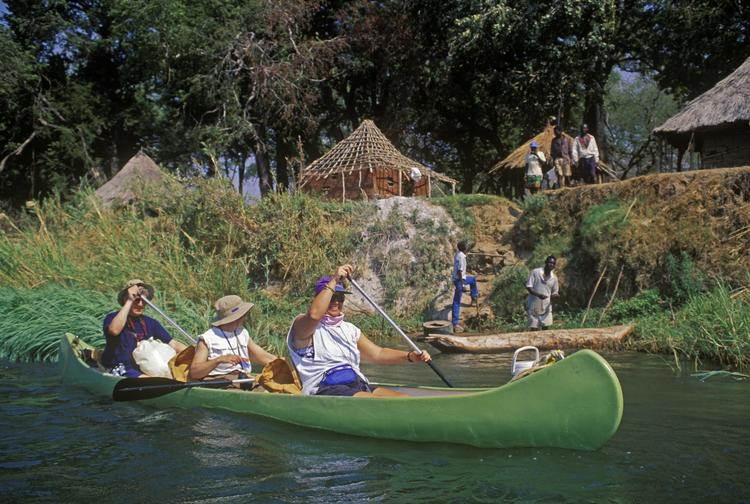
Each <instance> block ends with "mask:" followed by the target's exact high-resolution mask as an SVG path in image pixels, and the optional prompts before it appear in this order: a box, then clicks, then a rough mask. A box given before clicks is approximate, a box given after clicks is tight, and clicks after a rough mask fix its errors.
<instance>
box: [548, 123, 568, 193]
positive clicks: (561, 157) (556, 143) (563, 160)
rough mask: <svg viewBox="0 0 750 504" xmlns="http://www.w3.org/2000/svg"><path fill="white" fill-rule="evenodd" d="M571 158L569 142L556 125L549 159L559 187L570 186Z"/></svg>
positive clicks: (560, 128)
mask: <svg viewBox="0 0 750 504" xmlns="http://www.w3.org/2000/svg"><path fill="white" fill-rule="evenodd" d="M572 156H573V154H572V149H571V147H570V140H569V139H568V137H566V136H565V135H563V130H562V127H561V126H560V125H559V124H558V125H557V126H555V136H554V138H552V143H551V145H550V157H551V158H552V169H554V170H555V174H556V175H557V180H558V186H559V187H565V186H569V185H570V177H571V176H572V175H573V171H572V169H571V167H570V163H571V158H572Z"/></svg>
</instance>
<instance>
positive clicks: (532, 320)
mask: <svg viewBox="0 0 750 504" xmlns="http://www.w3.org/2000/svg"><path fill="white" fill-rule="evenodd" d="M556 263H557V259H556V258H555V256H549V257H547V259H546V260H545V261H544V267H543V268H536V269H534V270H532V271H531V274H530V275H529V279H528V280H527V281H526V290H527V291H528V292H529V296H528V298H527V299H526V310H527V312H528V315H529V328H531V329H547V328H549V326H551V325H552V303H551V302H550V298H552V297H556V296H557V295H558V290H559V286H558V283H557V276H555V273H554V272H553V270H554V269H555V264H556Z"/></svg>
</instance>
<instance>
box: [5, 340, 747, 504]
mask: <svg viewBox="0 0 750 504" xmlns="http://www.w3.org/2000/svg"><path fill="white" fill-rule="evenodd" d="M605 357H607V358H608V359H609V360H610V362H611V363H612V365H613V367H614V369H615V371H616V372H617V374H618V376H619V377H620V380H621V383H622V386H623V393H624V396H625V412H624V416H623V422H622V425H621V427H620V430H619V431H618V433H617V434H616V435H615V436H614V437H613V438H612V440H611V441H610V442H609V443H608V444H607V445H606V446H604V448H602V449H601V450H599V451H597V452H591V453H590V452H575V451H568V450H558V449H512V450H483V449H478V448H472V447H466V446H460V445H445V444H417V443H404V442H396V441H382V440H372V439H360V438H355V437H351V436H343V435H339V434H333V433H327V432H320V431H315V430H310V429H303V428H297V427H293V426H289V425H285V424H282V423H279V422H274V421H269V420H262V419H256V418H252V417H248V416H242V415H236V414H232V413H226V412H221V411H208V410H201V409H191V410H164V411H159V410H154V409H153V408H151V407H147V406H144V405H142V404H138V403H134V402H133V403H118V404H113V403H112V402H111V401H109V400H107V399H101V398H96V397H94V396H92V395H90V394H89V393H87V392H86V391H83V390H76V389H72V388H67V387H61V386H60V380H59V378H58V376H57V374H56V373H57V369H55V367H54V366H52V365H26V364H9V363H2V364H1V365H0V497H1V498H2V501H3V502H9V501H18V502H82V501H86V500H91V501H97V502H98V501H102V502H128V503H132V502H160V503H161V502H190V503H208V502H243V503H247V502H264V503H265V502H299V503H308V502H326V503H328V502H365V501H384V502H393V501H409V502H493V503H494V502H613V503H631V502H639V503H640V502H681V503H684V502H738V503H740V502H747V503H750V483H748V481H749V478H748V476H750V471H748V469H747V467H748V465H747V460H748V459H750V428H748V417H750V401H749V400H748V396H749V395H750V383H749V382H747V381H745V382H738V381H733V380H731V379H714V380H709V381H707V382H700V381H699V380H697V379H696V378H693V377H691V376H689V373H688V372H682V373H680V374H675V373H674V372H673V371H672V369H670V367H669V365H668V364H667V362H666V361H665V360H664V359H662V358H660V357H657V356H647V355H640V354H617V355H606V356H605ZM436 364H437V365H438V366H439V367H440V369H441V370H442V371H443V372H444V374H445V375H446V376H447V377H448V378H449V379H451V380H452V381H453V382H454V383H455V385H457V386H488V385H489V386H491V385H498V384H501V383H504V382H506V381H507V380H508V378H509V373H510V356H508V355H455V356H450V355H439V356H438V358H437V359H436ZM366 372H367V373H368V374H369V375H370V376H371V377H372V378H373V379H376V380H381V381H389V382H403V383H424V384H432V385H439V384H440V380H439V378H438V377H437V376H436V375H435V374H434V373H433V372H432V371H431V370H430V368H429V367H427V366H399V367H391V368H385V367H372V366H371V367H367V368H366Z"/></svg>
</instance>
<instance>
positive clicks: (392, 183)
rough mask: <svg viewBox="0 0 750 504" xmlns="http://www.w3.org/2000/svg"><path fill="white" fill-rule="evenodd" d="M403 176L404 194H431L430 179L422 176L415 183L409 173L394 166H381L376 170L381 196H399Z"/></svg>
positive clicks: (377, 185) (402, 191)
mask: <svg viewBox="0 0 750 504" xmlns="http://www.w3.org/2000/svg"><path fill="white" fill-rule="evenodd" d="M399 177H401V195H402V196H427V195H428V194H429V183H430V182H429V180H428V179H427V177H424V176H423V177H422V178H421V179H420V180H419V182H417V183H415V182H414V181H413V180H412V179H411V177H409V176H408V174H406V173H404V172H403V171H401V170H396V169H393V168H380V169H378V170H375V186H376V187H377V192H378V195H379V196H380V197H381V198H387V197H388V196H398V195H399V188H398V180H399Z"/></svg>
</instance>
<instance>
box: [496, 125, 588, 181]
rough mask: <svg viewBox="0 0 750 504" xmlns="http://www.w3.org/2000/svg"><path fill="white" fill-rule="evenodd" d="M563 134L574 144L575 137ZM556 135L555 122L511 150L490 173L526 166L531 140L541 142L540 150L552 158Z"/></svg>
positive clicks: (548, 157)
mask: <svg viewBox="0 0 750 504" xmlns="http://www.w3.org/2000/svg"><path fill="white" fill-rule="evenodd" d="M563 135H564V136H565V137H566V138H567V139H568V140H570V145H571V147H572V146H573V140H574V138H573V137H572V136H570V135H568V134H567V133H565V132H563ZM554 137H555V126H554V125H553V124H550V125H549V126H547V127H546V128H544V131H542V132H541V133H539V134H538V135H537V136H535V137H532V138H529V139H528V140H526V142H524V143H523V144H521V146H520V147H518V148H517V149H516V150H514V151H513V152H511V153H510V154H509V155H508V157H506V158H505V159H503V160H502V161H500V162H499V163H497V164H496V165H495V166H493V167H492V168H490V173H495V172H498V171H500V170H505V169H507V168H526V156H528V155H529V152H531V142H533V141H535V140H536V143H538V144H539V150H540V151H542V152H544V155H545V157H546V158H547V159H550V151H549V148H550V145H551V144H552V139H553V138H554Z"/></svg>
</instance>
